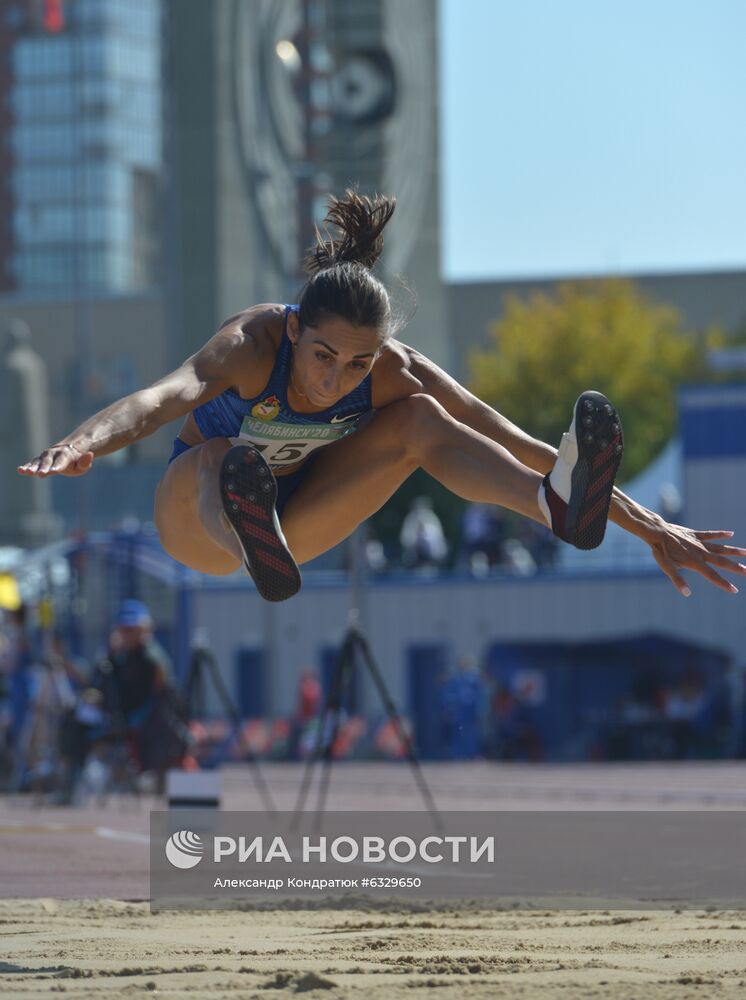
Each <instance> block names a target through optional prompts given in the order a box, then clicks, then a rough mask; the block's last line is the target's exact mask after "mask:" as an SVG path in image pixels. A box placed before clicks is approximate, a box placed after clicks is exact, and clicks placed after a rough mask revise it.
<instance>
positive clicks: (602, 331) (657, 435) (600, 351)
mask: <svg viewBox="0 0 746 1000" xmlns="http://www.w3.org/2000/svg"><path fill="white" fill-rule="evenodd" d="M491 334H492V338H493V341H494V343H493V346H491V347H490V348H489V349H488V350H485V351H482V352H478V353H475V354H473V355H472V357H471V359H470V362H471V371H472V379H471V384H470V388H471V390H472V391H473V392H474V393H475V394H476V395H477V396H479V397H480V399H483V400H484V401H485V402H486V403H489V404H490V405H491V406H494V407H495V409H497V410H499V411H500V412H501V413H503V414H504V415H505V416H506V417H508V418H509V419H510V420H512V421H513V422H514V423H516V424H517V425H518V426H519V427H521V428H522V429H523V430H525V431H527V432H528V433H529V434H532V435H533V436H534V437H536V438H539V439H540V440H542V441H546V442H547V443H548V444H551V445H553V446H555V447H556V446H557V445H558V444H559V441H560V438H561V436H562V433H563V431H566V430H567V426H568V423H569V415H570V413H571V410H572V406H573V403H574V402H575V399H576V398H577V396H578V395H579V394H580V392H582V391H583V390H584V389H598V390H599V391H600V392H603V393H605V394H606V395H607V396H608V397H609V398H610V399H611V400H612V401H613V402H614V405H615V406H616V407H617V408H618V410H619V413H620V416H621V418H622V427H623V429H624V435H625V455H624V461H623V464H622V468H621V470H620V472H621V476H622V477H623V478H624V479H628V478H630V477H632V476H634V475H635V474H636V473H638V472H639V471H640V470H641V469H643V468H644V467H645V466H646V465H647V464H648V463H649V462H650V461H651V460H652V459H653V458H655V456H656V455H657V454H658V453H659V452H660V451H661V449H662V448H663V446H664V445H665V444H666V442H667V441H668V439H669V438H670V437H671V434H672V433H673V431H674V428H675V424H676V389H677V387H678V386H679V385H681V384H682V383H684V382H691V381H696V380H702V379H704V378H705V377H706V370H705V337H704V336H693V335H691V334H687V333H685V331H684V329H683V326H682V322H681V317H680V315H679V313H678V312H677V311H676V309H674V308H673V307H671V306H667V305H660V304H658V303H656V302H653V301H652V300H651V299H649V298H648V297H647V296H645V295H644V294H643V293H642V291H641V290H640V289H639V288H638V287H637V286H636V285H635V284H634V283H633V282H630V281H625V280H617V279H607V280H601V281H598V282H594V283H592V284H588V283H585V282H584V283H582V284H580V283H573V282H568V283H566V284H562V285H559V286H558V288H557V294H556V296H554V297H549V296H547V295H541V294H537V295H534V296H532V297H531V298H530V299H528V300H521V299H518V298H515V297H511V298H510V299H509V300H508V303H507V308H506V310H505V315H504V316H503V318H502V319H501V320H499V321H498V322H496V323H494V324H493V326H492V328H491ZM709 336H710V337H712V331H710V335H709ZM708 339H709V338H708Z"/></svg>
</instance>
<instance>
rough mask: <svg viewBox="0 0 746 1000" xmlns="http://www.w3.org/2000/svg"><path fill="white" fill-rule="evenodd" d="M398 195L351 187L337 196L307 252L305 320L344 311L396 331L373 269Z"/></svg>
mask: <svg viewBox="0 0 746 1000" xmlns="http://www.w3.org/2000/svg"><path fill="white" fill-rule="evenodd" d="M395 207H396V199H395V198H387V197H385V196H382V195H376V196H375V197H374V198H368V197H366V196H364V195H359V194H357V192H355V191H346V192H345V196H344V198H331V200H330V202H329V211H328V212H327V215H326V218H325V220H324V233H321V232H320V231H319V230H318V229H317V230H316V245H315V246H314V247H312V248H311V249H310V250H309V251H308V253H307V255H306V258H305V265H306V270H307V271H309V272H310V275H311V277H310V278H309V279H308V281H307V282H306V285H305V287H304V288H303V291H302V292H301V295H300V317H299V318H300V325H301V328H305V327H307V326H311V327H315V326H317V325H318V322H319V320H321V319H322V318H323V316H324V315H325V314H326V315H332V316H340V317H341V318H342V319H345V320H347V321H348V322H349V323H351V324H352V325H353V326H367V327H371V328H372V329H375V330H377V331H378V333H379V336H380V337H381V339H382V340H385V339H386V338H387V337H389V336H391V334H392V332H393V330H392V322H391V303H390V302H389V296H388V292H387V291H386V288H385V286H384V285H383V284H382V282H380V281H379V280H378V278H377V277H375V275H374V274H373V273H372V272H371V268H372V267H373V265H374V264H375V262H376V261H377V260H378V258H379V257H380V256H381V252H382V251H383V230H384V227H385V226H386V224H387V222H388V221H389V219H390V218H391V216H392V215H393V214H394V208H395Z"/></svg>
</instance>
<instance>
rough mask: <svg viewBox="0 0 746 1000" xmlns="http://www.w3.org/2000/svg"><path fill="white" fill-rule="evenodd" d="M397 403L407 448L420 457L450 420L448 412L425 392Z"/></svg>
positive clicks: (400, 425) (416, 456) (400, 424)
mask: <svg viewBox="0 0 746 1000" xmlns="http://www.w3.org/2000/svg"><path fill="white" fill-rule="evenodd" d="M396 405H397V406H398V407H401V409H400V415H399V425H398V426H399V431H400V434H401V436H402V441H403V444H404V447H405V450H406V452H407V453H408V454H410V455H412V456H413V457H414V458H419V457H421V455H422V452H423V450H427V448H429V447H430V445H431V444H432V443H433V442H435V441H436V440H437V437H438V434H439V431H440V429H441V428H442V426H443V422H444V421H447V420H450V417H449V416H448V412H447V411H446V410H445V409H444V408H443V407H442V406H441V405H440V403H439V402H438V401H437V399H434V398H433V397H432V396H428V395H427V393H424V392H417V393H414V395H412V396H408V397H407V398H406V399H402V400H400V401H399V402H398V403H397V404H396Z"/></svg>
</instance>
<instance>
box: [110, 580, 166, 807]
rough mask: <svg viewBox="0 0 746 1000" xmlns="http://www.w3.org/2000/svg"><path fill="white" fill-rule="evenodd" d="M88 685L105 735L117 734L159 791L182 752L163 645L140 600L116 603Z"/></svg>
mask: <svg viewBox="0 0 746 1000" xmlns="http://www.w3.org/2000/svg"><path fill="white" fill-rule="evenodd" d="M91 686H92V687H94V688H97V689H98V690H99V691H100V692H101V695H102V707H103V710H104V711H105V712H106V713H107V714H108V716H109V718H110V719H111V725H112V730H111V735H112V737H114V738H119V737H123V738H124V739H125V740H126V742H127V746H128V748H129V752H130V754H131V758H132V762H133V763H134V765H135V767H136V769H137V771H139V772H147V771H153V772H155V773H156V775H157V776H158V787H159V790H160V788H161V787H162V784H163V778H164V775H165V771H166V769H167V768H168V767H170V766H175V765H176V763H177V761H179V760H180V759H181V757H182V755H183V752H184V744H183V740H182V737H181V726H180V722H181V719H180V715H181V708H180V705H179V703H178V702H179V699H178V697H177V695H176V692H175V690H174V688H173V686H172V684H171V671H170V665H169V663H168V659H167V657H166V654H165V652H164V651H163V649H162V648H161V647H160V646H159V645H158V643H157V642H156V641H155V640H154V638H153V620H152V618H151V615H150V611H149V610H148V608H147V606H146V605H145V604H143V603H142V601H136V600H131V599H130V600H126V601H124V602H123V603H122V605H121V607H120V609H119V613H118V615H117V618H116V621H115V624H114V628H113V629H112V632H111V635H110V637H109V655H108V657H107V658H106V659H104V660H102V661H101V663H99V664H98V665H97V666H96V668H95V670H94V674H93V677H92V679H91Z"/></svg>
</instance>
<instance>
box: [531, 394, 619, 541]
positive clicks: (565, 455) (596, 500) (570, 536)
mask: <svg viewBox="0 0 746 1000" xmlns="http://www.w3.org/2000/svg"><path fill="white" fill-rule="evenodd" d="M623 451H624V441H623V438H622V425H621V421H620V420H619V417H618V416H617V412H616V410H615V409H614V407H613V406H612V405H611V403H610V402H609V400H608V399H607V398H606V396H604V395H603V394H602V393H600V392H595V391H593V390H589V391H588V392H584V393H583V394H582V395H581V396H579V397H578V399H577V401H576V403H575V408H574V410H573V419H572V423H571V424H570V429H569V430H568V432H567V433H566V434H563V435H562V441H561V442H560V446H559V450H558V452H557V461H556V462H555V464H554V468H553V469H552V471H551V472H550V473H549V474H548V475H547V476H545V477H544V480H543V482H542V488H541V489H540V490H539V505H540V507H542V511H543V513H544V515H545V516H547V514H549V515H550V516H549V517H548V520H551V528H552V531H553V532H554V534H555V535H557V537H558V538H561V539H562V540H563V541H565V542H569V543H570V545H574V546H575V547H576V548H578V549H595V548H596V547H597V546H599V545H600V544H601V542H602V541H603V539H604V534H605V532H606V522H607V518H608V515H609V505H610V504H611V495H612V491H613V489H614V479H615V477H616V473H617V469H618V468H619V463H620V462H621V460H622V454H623ZM542 493H543V497H542ZM542 499H544V500H545V503H542ZM545 507H546V509H545Z"/></svg>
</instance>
